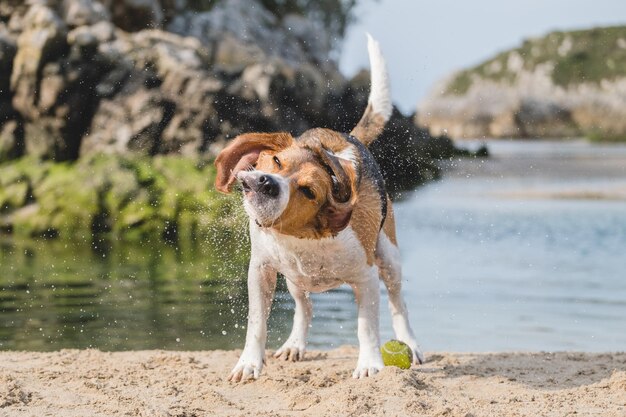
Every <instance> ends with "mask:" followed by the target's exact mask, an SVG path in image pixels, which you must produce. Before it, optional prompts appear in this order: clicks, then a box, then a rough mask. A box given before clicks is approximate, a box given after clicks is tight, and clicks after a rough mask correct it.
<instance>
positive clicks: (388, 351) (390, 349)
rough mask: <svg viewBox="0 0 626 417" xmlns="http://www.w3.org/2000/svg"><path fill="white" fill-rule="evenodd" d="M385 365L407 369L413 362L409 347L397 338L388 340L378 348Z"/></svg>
mask: <svg viewBox="0 0 626 417" xmlns="http://www.w3.org/2000/svg"><path fill="white" fill-rule="evenodd" d="M380 353H382V355H383V363H384V364H385V366H397V367H398V368H400V369H409V368H410V367H411V364H412V363H413V352H412V351H411V348H410V347H409V346H408V345H407V344H406V343H402V342H401V341H399V340H390V341H388V342H387V343H385V344H384V345H383V346H382V347H381V348H380Z"/></svg>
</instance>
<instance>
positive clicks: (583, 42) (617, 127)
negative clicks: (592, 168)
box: [417, 26, 626, 140]
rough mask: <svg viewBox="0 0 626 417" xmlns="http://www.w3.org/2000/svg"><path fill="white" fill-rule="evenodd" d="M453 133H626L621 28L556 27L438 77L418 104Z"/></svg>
mask: <svg viewBox="0 0 626 417" xmlns="http://www.w3.org/2000/svg"><path fill="white" fill-rule="evenodd" d="M417 114H418V118H417V121H418V123H419V124H420V125H423V126H426V127H427V128H428V129H430V132H431V133H433V134H444V133H445V134H449V135H451V136H452V137H458V138H483V137H521V138H525V137H530V138H541V137H573V136H583V135H586V136H589V137H592V138H597V139H601V140H611V139H624V138H626V26H622V27H612V28H597V29H592V30H586V31H574V32H555V33H551V34H549V35H547V36H545V37H544V38H540V39H533V40H529V41H526V42H525V43H524V44H523V45H522V46H521V47H519V48H516V49H514V50H511V51H507V52H503V53H501V54H499V55H497V56H496V57H494V58H492V59H490V60H487V61H486V62H484V63H482V64H480V65H478V66H476V67H474V68H471V69H468V70H464V71H460V72H458V73H456V74H453V75H452V76H450V77H448V78H447V79H446V80H444V81H442V82H441V83H440V84H439V85H438V86H436V87H435V88H434V89H433V93H432V94H431V95H430V96H429V97H428V98H426V99H425V100H424V101H423V102H422V103H420V105H419V106H418V112H417Z"/></svg>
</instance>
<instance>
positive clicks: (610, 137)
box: [585, 130, 626, 142]
mask: <svg viewBox="0 0 626 417" xmlns="http://www.w3.org/2000/svg"><path fill="white" fill-rule="evenodd" d="M585 136H586V137H587V139H589V140H590V141H592V142H626V134H623V135H615V134H607V133H606V132H603V131H600V130H593V131H589V132H587V133H585Z"/></svg>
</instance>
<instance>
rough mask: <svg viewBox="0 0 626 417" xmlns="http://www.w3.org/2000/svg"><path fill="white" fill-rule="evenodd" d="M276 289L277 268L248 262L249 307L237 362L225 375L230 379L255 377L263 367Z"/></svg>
mask: <svg viewBox="0 0 626 417" xmlns="http://www.w3.org/2000/svg"><path fill="white" fill-rule="evenodd" d="M275 288H276V270H275V269H274V268H272V267H271V266H269V265H267V264H264V263H259V262H254V261H251V262H250V267H249V269H248V305H249V309H248V329H247V331H246V345H245V347H244V348H243V353H242V354H241V357H240V358H239V361H238V362H237V365H235V367H234V368H233V370H232V372H231V373H230V376H229V377H228V380H229V381H233V382H239V381H242V380H246V379H250V378H254V379H256V378H258V377H259V374H260V373H261V370H262V369H263V363H264V362H265V342H266V340H267V317H268V316H269V312H270V308H271V306H272V300H273V298H274V289H275Z"/></svg>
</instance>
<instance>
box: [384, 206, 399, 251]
mask: <svg viewBox="0 0 626 417" xmlns="http://www.w3.org/2000/svg"><path fill="white" fill-rule="evenodd" d="M383 232H384V233H385V234H386V235H387V237H388V238H389V240H390V241H391V243H393V244H394V245H395V246H398V240H397V238H396V219H395V216H394V214H393V207H392V205H391V199H390V198H389V196H387V218H386V219H385V223H384V224H383Z"/></svg>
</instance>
